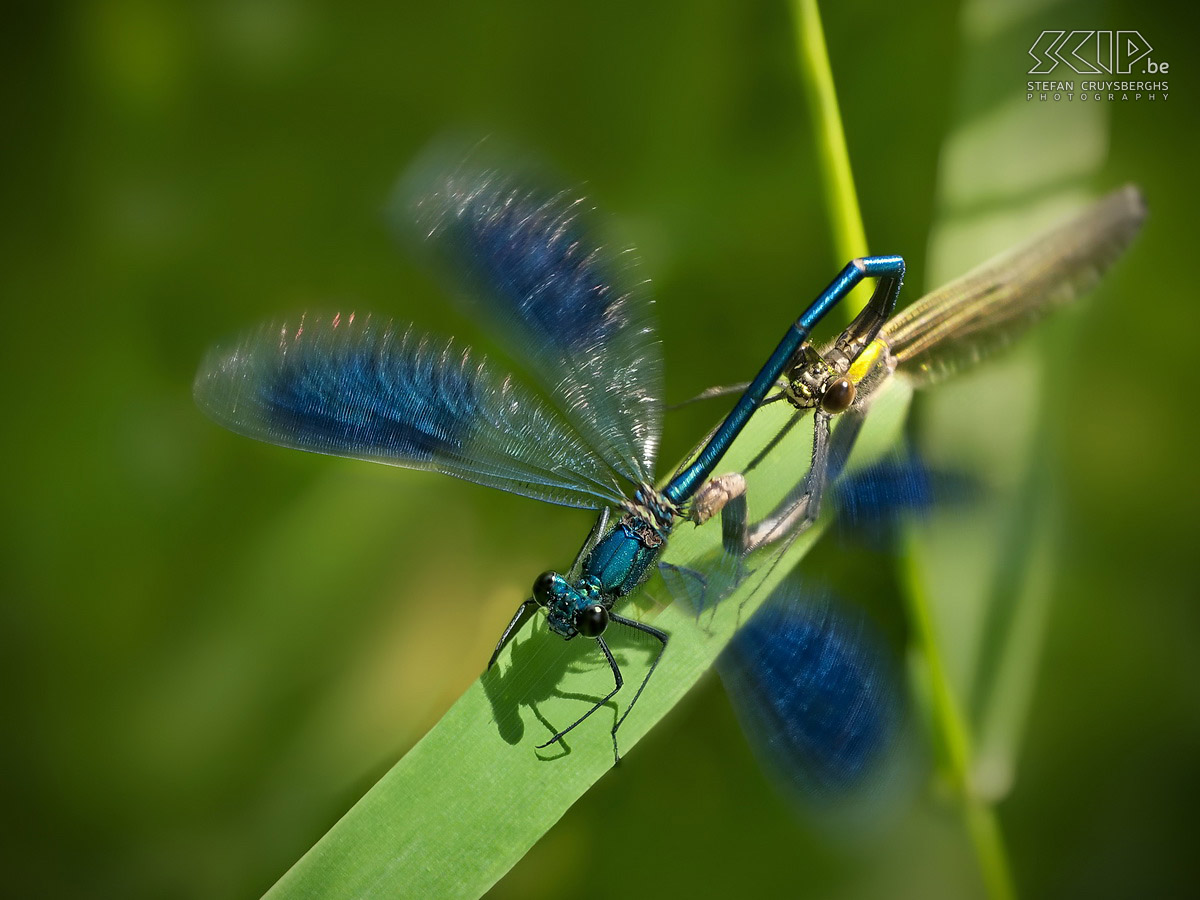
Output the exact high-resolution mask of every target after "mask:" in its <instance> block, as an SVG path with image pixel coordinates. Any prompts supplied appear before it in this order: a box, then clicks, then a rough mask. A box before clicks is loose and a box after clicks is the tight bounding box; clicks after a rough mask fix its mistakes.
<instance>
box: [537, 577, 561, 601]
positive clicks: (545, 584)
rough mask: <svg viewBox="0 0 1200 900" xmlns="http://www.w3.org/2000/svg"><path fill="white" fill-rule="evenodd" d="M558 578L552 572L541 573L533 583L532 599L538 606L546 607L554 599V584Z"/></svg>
mask: <svg viewBox="0 0 1200 900" xmlns="http://www.w3.org/2000/svg"><path fill="white" fill-rule="evenodd" d="M557 579H558V576H557V575H555V573H553V572H543V573H542V574H541V575H539V576H538V577H537V578H535V579H534V581H533V599H534V600H536V601H537V602H538V604H539V605H540V606H546V605H548V604H549V603H550V600H551V598H553V597H554V582H555V581H556V580H557Z"/></svg>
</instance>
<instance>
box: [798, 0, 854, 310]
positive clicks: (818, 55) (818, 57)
mask: <svg viewBox="0 0 1200 900" xmlns="http://www.w3.org/2000/svg"><path fill="white" fill-rule="evenodd" d="M792 15H793V18H794V22H795V36H796V55H797V57H798V59H799V62H800V81H801V83H802V84H803V85H804V90H805V94H806V95H807V97H808V109H809V113H810V115H811V116H812V128H813V134H814V135H816V136H817V157H818V159H819V160H820V165H821V184H822V185H823V187H824V190H825V201H826V203H827V204H828V206H829V218H830V220H831V222H832V225H833V241H834V251H835V254H836V259H835V260H834V263H835V265H837V266H838V267H841V266H842V265H843V264H844V263H845V262H846V261H847V260H851V259H855V258H857V257H859V256H866V255H867V233H866V230H865V229H864V228H863V221H862V213H861V211H860V210H859V208H858V194H857V192H856V191H855V189H854V173H853V172H851V170H850V153H849V151H848V150H847V149H846V134H845V131H844V130H843V128H842V114H841V111H840V109H839V108H838V102H837V92H836V91H835V90H834V86H833V70H832V69H831V68H830V66H829V53H828V51H827V50H826V48H825V32H824V30H823V29H822V27H821V14H820V12H819V11H818V9H817V2H816V0H792ZM867 296H868V292H867V291H866V290H865V288H864V287H863V286H860V287H858V288H856V289H855V291H854V293H853V294H852V295H851V296H850V297H849V298H848V299H847V301H844V302H843V303H842V304H841V305H840V307H839V310H840V311H839V314H840V315H842V316H845V321H847V322H848V321H850V318H851V317H852V316H853V315H854V314H855V313H857V312H858V311H859V310H860V309H862V307H863V306H865V305H866V300H867Z"/></svg>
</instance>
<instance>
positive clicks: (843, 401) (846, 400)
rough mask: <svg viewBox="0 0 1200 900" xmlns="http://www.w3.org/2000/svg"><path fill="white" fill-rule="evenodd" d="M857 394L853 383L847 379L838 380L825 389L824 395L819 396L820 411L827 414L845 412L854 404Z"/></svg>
mask: <svg viewBox="0 0 1200 900" xmlns="http://www.w3.org/2000/svg"><path fill="white" fill-rule="evenodd" d="M857 393H858V391H857V389H855V387H854V382H853V381H851V380H850V379H849V378H839V379H838V380H837V381H835V382H833V384H831V385H829V387H827V388H826V389H825V393H823V394H822V395H821V409H823V410H825V412H827V413H840V412H845V411H846V410H848V409H849V408H850V405H851V404H852V403H854V396H855V394H857Z"/></svg>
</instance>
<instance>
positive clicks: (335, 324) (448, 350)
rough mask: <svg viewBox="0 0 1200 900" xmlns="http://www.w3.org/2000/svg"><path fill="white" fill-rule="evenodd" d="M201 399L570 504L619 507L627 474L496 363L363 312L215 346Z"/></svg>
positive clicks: (277, 327) (313, 438)
mask: <svg viewBox="0 0 1200 900" xmlns="http://www.w3.org/2000/svg"><path fill="white" fill-rule="evenodd" d="M194 391H195V396H196V402H197V404H199V406H200V408H201V409H203V410H204V411H205V412H206V413H207V414H208V415H209V416H211V417H212V418H213V419H215V420H216V421H217V422H219V423H220V424H222V425H224V426H225V427H227V428H229V429H231V430H232V431H236V432H238V433H239V434H244V435H248V436H249V437H254V438H258V439H259V440H263V441H268V442H270V443H273V444H279V445H281V446H284V447H294V448H296V449H300V450H310V451H313V452H315V453H328V454H332V455H334V456H347V457H352V458H355V459H366V460H373V461H375V462H382V463H387V464H389V465H394V466H404V467H407V468H411V469H432V470H435V471H438V472H444V473H446V474H448V475H454V476H456V477H458V478H465V479H466V480H468V481H474V482H477V483H479V484H485V485H489V486H491V487H496V488H500V489H501V490H505V491H511V492H512V493H515V494H523V495H525V496H527V497H535V498H537V499H539V500H545V501H548V502H550V503H557V504H561V505H563V506H576V507H584V508H591V509H594V508H599V507H602V506H605V505H611V504H616V503H620V502H621V500H622V493H621V490H620V487H619V481H618V478H617V475H616V473H614V472H613V471H611V470H610V469H609V468H608V467H607V466H606V465H605V464H604V463H603V462H602V461H601V460H598V459H597V458H596V457H595V456H594V455H593V454H592V453H591V450H590V449H589V447H588V446H587V444H586V443H585V442H584V441H583V440H582V439H581V438H580V437H579V435H578V434H577V433H576V432H575V431H574V429H572V427H571V426H570V424H569V423H567V422H566V421H565V420H564V419H563V417H562V416H561V415H560V414H559V413H558V412H557V411H556V410H554V409H553V408H552V407H551V406H550V405H549V404H548V403H546V402H545V401H543V400H541V399H540V398H538V397H537V396H536V395H534V394H533V393H531V392H530V391H529V390H528V389H527V388H525V387H524V386H523V385H521V384H520V383H519V382H516V381H514V380H513V379H512V378H511V377H510V376H508V375H506V374H505V373H503V372H498V371H496V370H495V369H494V368H492V366H490V365H489V363H488V362H487V360H486V359H483V358H482V357H476V356H473V355H472V354H471V352H470V351H469V350H468V349H465V348H462V347H458V346H455V345H454V344H453V343H452V342H448V341H435V340H432V339H429V338H425V337H422V336H420V335H417V334H415V333H414V332H412V331H411V330H403V329H399V330H398V329H397V328H396V327H395V326H394V325H393V323H391V322H386V321H377V320H374V319H372V318H371V317H370V316H357V317H356V316H355V315H353V314H351V315H347V316H342V315H340V314H339V315H335V316H332V317H328V318H319V317H313V316H305V317H301V318H300V319H299V320H298V321H297V322H295V323H293V324H290V325H289V324H286V323H278V324H271V325H267V326H264V327H262V328H260V329H258V330H256V331H253V332H251V333H249V334H247V335H245V336H244V337H243V338H242V339H241V340H240V341H238V342H237V343H236V344H235V345H233V346H230V347H225V348H221V347H218V348H216V349H214V350H213V351H211V352H210V353H209V355H208V356H207V358H206V359H205V360H204V363H203V364H202V365H201V367H200V371H199V373H198V374H197V376H196V382H195V386H194Z"/></svg>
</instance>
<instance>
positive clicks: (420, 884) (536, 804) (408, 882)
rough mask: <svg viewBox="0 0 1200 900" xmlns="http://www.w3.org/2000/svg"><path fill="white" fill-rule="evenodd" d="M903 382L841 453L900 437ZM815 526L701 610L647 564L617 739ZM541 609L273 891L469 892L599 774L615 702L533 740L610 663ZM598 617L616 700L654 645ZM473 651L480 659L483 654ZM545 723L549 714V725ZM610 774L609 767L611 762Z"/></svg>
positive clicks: (756, 482) (791, 439)
mask: <svg viewBox="0 0 1200 900" xmlns="http://www.w3.org/2000/svg"><path fill="white" fill-rule="evenodd" d="M908 397H909V394H908V391H907V389H906V388H904V386H903V385H899V384H897V385H895V387H894V388H891V389H890V390H889V391H888V392H887V394H886V395H885V396H883V397H881V398H880V400H879V401H878V403H877V408H876V409H875V411H874V412H873V414H872V416H871V417H870V419H869V421H868V425H867V428H866V429H865V430H864V434H863V436H862V438H861V439H860V442H859V445H858V446H857V447H856V449H855V457H854V459H853V460H852V464H853V465H858V464H861V463H863V462H867V461H869V460H870V459H872V458H874V457H877V456H878V455H880V454H881V453H883V452H884V451H885V450H886V449H887V448H888V447H889V446H891V445H893V444H894V442H895V440H896V439H897V438H898V435H899V431H900V427H901V424H902V422H903V419H904V415H905V412H906V410H907V405H908ZM790 413H791V411H790V409H787V408H784V404H777V405H775V406H772V407H768V408H766V409H764V410H762V411H761V412H760V413H759V414H758V415H757V416H756V417H755V419H754V420H753V421H752V422H751V423H750V425H749V427H748V428H747V431H746V433H745V434H744V435H743V436H742V438H741V439H739V441H738V442H737V443H736V445H735V446H734V448H733V449H732V450H731V451H730V454H729V455H728V456H727V458H726V462H727V464H728V465H727V467H726V468H725V470H726V471H733V470H738V469H739V468H741V467H743V466H744V465H745V463H746V462H747V461H748V460H749V459H750V458H751V457H752V456H753V455H755V454H756V453H757V451H758V450H759V449H760V448H761V447H762V446H763V445H765V443H766V442H767V441H768V440H769V439H770V438H771V437H772V436H774V435H775V434H776V433H777V432H778V430H779V428H780V427H781V426H782V424H783V423H784V421H785V420H786V417H787V416H789V415H790ZM811 434H812V432H811V427H808V428H805V427H800V428H795V429H793V431H792V432H791V434H790V435H789V436H788V438H787V439H786V440H785V441H784V442H783V444H782V445H781V446H779V447H778V448H777V449H776V450H775V451H774V452H773V453H772V455H771V457H770V458H769V461H768V462H767V463H764V464H763V465H762V466H760V468H759V469H758V470H756V471H755V472H754V473H752V477H751V479H750V493H749V494H748V499H749V501H750V505H751V515H752V516H756V515H759V514H761V513H762V512H764V511H766V510H767V509H769V508H770V506H772V505H773V504H774V503H775V502H776V501H777V500H778V499H779V498H780V497H782V496H783V495H784V494H785V493H786V492H787V491H788V490H789V489H790V488H791V487H793V486H794V484H795V479H796V478H797V473H796V470H795V467H794V466H793V465H791V463H792V462H794V460H795V459H797V458H807V454H808V452H809V446H810V442H811ZM820 531H821V529H820V528H819V527H818V528H814V529H812V530H811V531H809V532H808V533H806V534H804V535H802V536H801V537H800V538H799V539H798V540H796V541H795V542H794V544H792V546H791V547H790V548H789V549H788V551H787V553H786V557H785V558H783V559H781V560H780V561H779V563H778V565H772V563H773V562H774V561H775V558H774V555H773V554H770V553H764V554H763V555H762V556H760V557H756V558H755V559H753V560H752V561H751V566H752V567H753V569H754V571H753V573H752V574H751V575H750V576H749V577H748V578H747V579H746V580H745V582H744V583H743V584H742V585H741V586H740V587H739V588H738V589H737V591H736V592H735V593H734V594H733V595H731V596H730V597H729V598H727V599H726V600H725V601H724V602H723V603H722V604H721V605H720V606H719V607H718V608H717V610H716V612H715V614H714V615H712V616H711V617H710V616H709V614H707V613H706V614H705V615H704V616H702V617H701V618H700V620H699V621H698V620H697V619H696V617H695V616H694V615H693V614H692V613H691V612H690V611H689V610H687V609H684V608H682V606H683V605H682V604H670V605H666V606H665V607H664V606H663V605H662V604H663V601H664V600H665V599H666V597H665V593H664V591H663V585H662V582H661V580H660V579H659V578H657V577H656V578H654V579H652V580H651V581H650V582H649V583H648V584H647V585H646V587H645V588H643V589H642V590H640V591H639V592H637V593H635V595H633V597H631V602H630V603H626V604H625V605H623V606H622V611H623V612H625V613H626V614H629V612H630V609H631V607H633V608H636V609H639V610H641V617H642V618H643V619H646V620H651V619H652V620H653V622H654V624H655V625H656V626H658V627H661V628H663V629H665V630H666V631H667V632H668V633H669V634H670V635H671V642H670V646H669V647H668V648H667V652H666V654H665V655H664V656H663V660H662V663H661V664H660V666H659V668H658V671H657V672H656V673H655V676H654V679H653V680H652V681H651V683H650V685H649V687H648V688H647V689H646V692H645V694H644V695H643V696H642V698H641V699H640V700H639V701H638V705H637V707H636V708H635V710H634V712H633V714H632V715H631V716H630V717H629V719H628V721H627V723H626V724H625V725H624V726H623V727H622V729H621V735H620V737H621V747H622V751H623V752H628V751H629V750H630V749H632V748H633V747H634V746H635V745H636V744H637V742H638V741H639V740H640V739H641V738H642V736H644V735H645V734H646V732H647V731H648V730H649V729H650V728H651V727H653V725H654V724H655V723H656V722H657V721H658V720H660V719H661V718H662V717H663V716H664V715H666V713H667V712H668V711H669V710H670V709H671V708H672V707H673V706H674V705H675V704H676V703H677V702H678V701H679V700H680V699H681V698H682V697H683V696H684V695H685V694H686V693H687V692H688V691H689V690H690V689H691V687H692V686H693V685H694V684H695V683H696V681H697V680H698V679H699V678H700V676H701V675H703V674H704V672H705V671H707V670H708V668H709V667H710V666H711V665H712V663H713V662H714V660H715V659H716V657H717V655H718V653H720V651H721V649H722V648H723V647H724V646H725V644H726V643H727V642H728V641H729V639H730V637H732V635H733V632H734V631H735V630H736V628H737V626H738V625H739V624H740V623H741V622H744V621H745V620H746V618H748V616H749V615H750V614H751V613H752V612H753V610H754V608H755V607H756V606H757V604H758V603H759V602H760V601H761V600H763V599H764V598H765V597H766V596H767V595H768V594H769V593H770V591H771V589H772V588H773V587H774V586H775V585H776V584H777V583H778V582H779V581H781V580H782V579H783V578H784V576H785V575H786V574H787V573H788V572H789V570H790V569H791V568H792V567H793V566H794V565H795V563H796V562H797V561H798V560H799V559H801V558H802V557H803V556H804V554H805V553H806V552H807V551H808V548H809V547H810V546H811V545H812V543H813V542H814V541H815V540H816V539H817V537H818V536H819V534H820ZM719 543H720V528H719V525H717V524H716V523H709V524H708V525H706V526H704V527H701V528H693V527H692V526H690V525H687V524H683V525H680V526H679V528H678V531H677V533H676V535H675V536H674V537H673V538H672V541H671V544H670V545H669V547H668V553H667V555H666V557H665V558H666V559H667V560H668V561H670V562H672V563H674V564H675V565H678V566H686V567H689V568H695V569H698V570H700V571H704V572H711V571H712V562H713V560H714V559H716V558H718V556H719ZM544 632H545V627H544V625H543V624H542V622H541V620H540V619H538V620H535V624H534V626H533V627H532V629H531V628H528V627H527V629H526V630H525V631H524V632H522V634H521V635H520V636H519V637H518V638H517V640H515V641H513V642H512V644H510V645H509V648H508V649H507V650H506V651H505V653H504V654H503V655H502V656H501V659H500V660H499V662H498V664H497V667H496V669H495V670H494V671H492V672H490V673H488V674H487V675H485V676H484V677H483V678H481V679H480V680H479V681H477V682H475V683H474V684H473V685H472V686H471V687H470V688H469V689H468V690H467V692H466V693H465V694H463V696H462V697H461V698H460V699H459V700H458V702H456V703H455V704H454V706H453V707H452V708H451V709H450V710H449V712H447V713H446V714H445V716H443V717H442V719H441V720H440V721H439V722H438V723H437V725H435V726H434V728H433V729H432V730H431V731H430V732H429V733H428V734H426V735H425V737H424V738H423V739H422V740H421V741H420V742H419V743H418V744H417V745H416V746H415V747H413V749H412V750H411V751H410V752H409V753H408V754H407V755H406V756H405V757H404V758H403V759H402V760H400V762H399V763H397V764H396V765H395V766H394V767H393V768H392V769H391V771H389V772H388V773H387V774H386V775H385V776H384V777H383V778H382V779H381V780H380V781H379V782H378V783H377V784H376V785H375V786H374V787H372V788H371V789H370V791H368V792H367V794H366V795H365V796H364V797H363V798H362V799H361V800H360V801H359V802H358V803H357V804H356V805H355V806H354V807H353V808H352V809H351V810H350V811H349V812H347V813H346V815H345V816H343V817H342V819H341V820H340V821H339V822H338V823H337V824H336V825H334V827H333V828H332V829H330V831H329V832H328V833H327V834H326V835H325V836H324V837H323V838H322V839H321V840H320V841H319V842H318V843H317V844H316V845H315V846H314V847H313V848H312V849H311V850H309V852H308V853H307V854H305V855H304V857H302V858H301V859H300V861H299V862H297V863H296V864H295V865H294V866H293V867H292V868H291V869H290V870H289V871H288V872H287V873H286V874H285V875H284V876H283V878H281V879H280V880H279V882H278V883H277V884H276V885H275V886H274V887H273V888H272V889H271V891H270V892H269V894H268V896H270V897H276V898H284V897H328V896H338V897H397V896H401V897H476V896H479V895H481V894H483V893H484V892H485V891H486V890H487V889H488V888H489V887H491V885H492V884H494V883H495V882H496V881H497V880H498V879H499V878H500V877H501V876H502V875H503V874H504V873H505V872H507V871H508V869H509V868H510V867H511V866H512V865H513V864H514V863H516V862H517V860H519V859H520V858H521V857H522V856H523V855H524V854H525V852H526V851H527V850H528V849H529V848H530V847H531V846H532V845H533V844H534V842H536V841H537V840H538V839H539V838H540V837H541V836H542V835H543V834H544V833H545V832H546V831H547V830H548V829H549V828H550V827H551V826H552V825H553V824H554V823H555V822H557V821H558V819H559V818H560V817H561V816H562V815H563V813H564V812H566V810H567V809H568V808H569V807H570V806H571V804H572V803H574V802H575V800H576V799H578V798H579V797H580V796H581V795H582V794H583V793H584V792H585V791H586V790H587V789H588V788H589V787H590V786H591V785H592V784H594V783H595V782H596V781H597V780H598V779H599V778H600V777H602V776H603V775H605V774H606V773H608V772H609V771H610V770H612V745H611V742H610V740H609V734H608V732H609V729H610V728H611V726H612V723H613V722H614V721H615V719H614V716H615V715H617V714H619V712H620V711H621V710H622V709H623V708H624V707H623V705H622V706H619V707H617V708H615V709H612V710H609V709H605V710H601V711H600V712H598V713H596V714H595V715H594V716H593V717H592V718H591V719H589V720H588V721H587V722H585V723H584V724H583V725H581V726H580V727H579V728H577V729H576V730H575V731H574V732H572V733H571V735H569V736H568V738H567V739H566V742H565V743H566V746H565V748H564V747H560V746H558V745H554V746H551V747H548V748H546V749H545V750H536V749H535V745H537V744H540V743H542V742H544V741H545V740H547V738H549V736H550V735H551V734H552V733H553V732H552V727H554V726H557V727H562V726H563V725H565V724H567V723H569V722H571V721H573V720H574V718H576V717H577V716H578V715H580V714H581V712H582V711H584V710H585V709H586V708H587V706H586V704H587V703H588V698H593V697H597V696H602V695H603V694H604V693H606V692H607V691H608V689H609V688H610V687H611V684H612V682H611V677H612V676H611V673H610V671H609V669H608V667H607V665H605V664H604V663H603V660H602V659H601V658H600V657H599V654H597V653H596V652H595V649H594V645H592V644H591V643H590V642H585V641H574V642H570V643H567V642H563V641H560V640H558V639H557V638H554V637H553V636H551V635H549V634H546V633H544ZM616 632H617V630H616V629H613V630H610V632H609V635H610V636H612V637H613V641H612V646H613V652H614V654H616V655H617V657H618V662H619V663H620V664H621V667H622V670H623V671H624V673H625V677H626V683H627V685H630V687H629V688H627V690H626V693H624V694H622V695H618V699H619V700H620V701H621V702H622V704H623V703H624V702H627V701H628V699H629V698H630V697H632V690H634V689H635V686H636V684H637V683H638V682H639V681H640V678H641V677H642V675H643V674H644V673H645V671H646V666H647V664H648V663H649V660H650V657H651V654H652V652H653V651H654V649H655V648H656V646H657V645H656V644H655V643H654V642H653V641H652V640H649V639H644V636H641V635H620V634H617V633H616ZM481 662H482V661H481ZM550 723H553V725H551V724H550ZM610 777H614V778H619V777H620V770H619V769H617V770H615V771H613V773H612V775H610Z"/></svg>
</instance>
